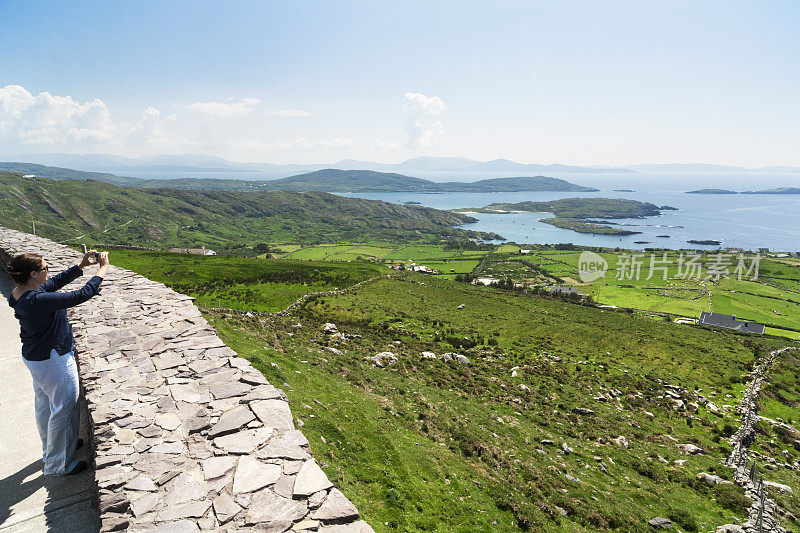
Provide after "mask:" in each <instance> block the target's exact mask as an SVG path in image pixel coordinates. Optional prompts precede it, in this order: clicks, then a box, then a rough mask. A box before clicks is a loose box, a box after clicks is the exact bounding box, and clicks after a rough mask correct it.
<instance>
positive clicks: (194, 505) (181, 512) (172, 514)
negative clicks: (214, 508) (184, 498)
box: [158, 500, 211, 521]
mask: <svg viewBox="0 0 800 533" xmlns="http://www.w3.org/2000/svg"><path fill="white" fill-rule="evenodd" d="M209 507H211V502H210V501H208V500H206V501H196V502H191V503H187V504H184V505H178V506H175V507H168V508H166V509H164V510H163V511H161V512H159V513H158V519H159V520H164V521H169V520H179V519H181V518H199V517H201V516H203V515H204V514H206V511H208V508H209Z"/></svg>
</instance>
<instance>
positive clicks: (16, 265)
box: [6, 254, 42, 285]
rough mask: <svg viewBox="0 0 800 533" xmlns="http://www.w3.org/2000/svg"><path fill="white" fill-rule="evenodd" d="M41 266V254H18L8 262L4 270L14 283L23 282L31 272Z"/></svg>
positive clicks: (28, 277)
mask: <svg viewBox="0 0 800 533" xmlns="http://www.w3.org/2000/svg"><path fill="white" fill-rule="evenodd" d="M41 268H42V256H41V255H39V254H19V255H17V256H14V258H13V259H12V260H11V261H9V262H8V266H7V267H6V272H8V275H9V276H11V279H12V280H14V283H17V284H20V285H21V284H23V283H25V282H26V281H28V280H29V279H30V277H31V272H36V271H37V270H40V269H41Z"/></svg>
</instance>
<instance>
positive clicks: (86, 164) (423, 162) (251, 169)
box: [0, 154, 800, 179]
mask: <svg viewBox="0 0 800 533" xmlns="http://www.w3.org/2000/svg"><path fill="white" fill-rule="evenodd" d="M0 158H2V159H5V160H7V161H25V162H28V163H36V164H40V165H46V166H55V167H66V168H77V169H81V170H85V171H92V172H104V173H111V174H116V175H131V174H136V173H165V174H168V173H192V172H196V173H198V174H202V173H211V172H216V173H223V172H224V173H236V172H241V173H247V174H251V175H252V174H259V173H262V174H266V175H267V176H263V177H286V176H291V175H294V174H300V173H304V172H313V171H315V170H324V169H328V168H336V169H339V170H374V171H378V172H396V173H401V174H412V175H413V174H419V173H451V174H458V173H464V174H476V173H486V174H489V173H498V172H508V173H509V174H512V175H519V174H540V173H551V174H553V173H555V174H563V173H596V172H617V173H618V172H631V173H633V172H703V173H706V172H800V168H798V167H788V166H783V167H782V166H773V167H763V168H745V167H737V166H728V165H710V164H703V163H692V164H680V163H676V164H644V165H622V166H598V165H593V166H577V165H559V164H552V165H541V164H525V163H517V162H515V161H510V160H508V159H495V160H492V161H475V160H473V159H468V158H465V157H415V158H413V159H409V160H407V161H403V162H402V163H376V162H373V161H358V160H355V159H345V160H342V161H337V162H335V163H325V164H311V165H300V164H287V165H278V164H274V163H237V162H233V161H229V160H227V159H224V158H221V157H213V156H206V155H191V154H189V155H158V156H150V157H141V158H128V157H122V156H115V155H105V154H17V155H13V156H12V155H7V156H2V157H0ZM164 177H165V178H168V177H169V176H164ZM197 177H203V176H197ZM242 177H243V178H245V179H246V178H248V177H251V176H242ZM251 179H252V177H251ZM256 179H258V177H256Z"/></svg>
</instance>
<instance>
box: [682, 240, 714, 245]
mask: <svg viewBox="0 0 800 533" xmlns="http://www.w3.org/2000/svg"><path fill="white" fill-rule="evenodd" d="M686 242H688V243H689V244H701V245H704V246H719V245H720V244H722V241H715V240H711V239H706V240H695V239H691V240H688V241H686Z"/></svg>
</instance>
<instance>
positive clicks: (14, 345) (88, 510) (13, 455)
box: [0, 273, 99, 533]
mask: <svg viewBox="0 0 800 533" xmlns="http://www.w3.org/2000/svg"><path fill="white" fill-rule="evenodd" d="M10 289H11V281H10V280H9V279H8V277H7V276H6V275H5V274H4V273H3V274H0V294H2V298H0V533H6V532H11V531H13V532H14V533H28V532H30V533H34V532H36V533H38V532H41V531H52V532H64V533H67V532H69V533H83V532H93V531H98V529H99V521H98V518H97V510H96V509H94V508H93V502H94V501H95V499H96V497H97V496H96V489H95V484H94V470H92V469H91V468H90V469H89V470H87V472H85V473H83V474H80V475H77V476H67V477H45V476H43V475H42V441H41V440H39V433H38V432H37V430H36V422H35V421H34V417H33V386H32V384H31V375H30V374H29V373H28V369H27V368H25V364H24V363H23V362H22V357H21V356H20V352H21V344H20V340H19V324H18V322H17V320H16V319H15V318H14V314H13V312H12V310H11V308H10V307H9V306H8V303H7V302H6V298H7V297H8V293H9V291H10ZM82 418H83V420H84V421H85V415H84V416H83V417H82ZM81 435H86V430H85V428H82V430H81ZM84 440H86V438H85V437H84ZM86 448H88V446H86V447H85V449H86ZM85 449H84V450H81V452H82V453H83V456H82V457H81V458H82V459H86V454H87V452H86V450H85Z"/></svg>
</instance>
